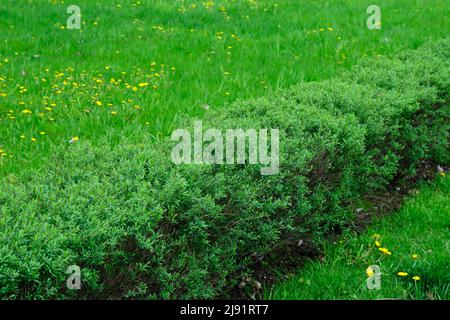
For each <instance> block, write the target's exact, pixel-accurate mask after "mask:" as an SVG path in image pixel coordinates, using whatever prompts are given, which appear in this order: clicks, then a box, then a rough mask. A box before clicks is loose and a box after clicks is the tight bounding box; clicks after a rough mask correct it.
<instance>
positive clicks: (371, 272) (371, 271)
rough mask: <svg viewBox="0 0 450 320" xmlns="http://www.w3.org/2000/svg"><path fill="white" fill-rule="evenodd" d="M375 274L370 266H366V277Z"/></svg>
mask: <svg viewBox="0 0 450 320" xmlns="http://www.w3.org/2000/svg"><path fill="white" fill-rule="evenodd" d="M374 274H375V272H374V271H373V269H372V268H371V267H368V268H367V269H366V275H367V277H369V278H370V277H371V276H373V275H374Z"/></svg>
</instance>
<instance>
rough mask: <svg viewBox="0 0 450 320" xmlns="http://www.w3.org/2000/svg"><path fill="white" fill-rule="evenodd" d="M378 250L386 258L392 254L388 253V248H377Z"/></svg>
mask: <svg viewBox="0 0 450 320" xmlns="http://www.w3.org/2000/svg"><path fill="white" fill-rule="evenodd" d="M378 250H380V251H381V252H383V253H384V254H385V255H388V256H390V255H391V254H392V252H390V251H389V249H388V248H378Z"/></svg>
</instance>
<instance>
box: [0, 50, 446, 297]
mask: <svg viewBox="0 0 450 320" xmlns="http://www.w3.org/2000/svg"><path fill="white" fill-rule="evenodd" d="M449 55H450V42H449V41H441V42H439V43H435V44H430V45H427V46H424V47H421V48H419V49H417V50H415V51H411V52H407V53H404V54H402V55H400V56H398V57H397V58H392V59H385V58H380V59H378V60H368V61H366V62H364V63H362V64H360V65H358V66H357V67H355V68H354V69H353V70H352V71H351V72H349V73H347V74H345V75H343V76H341V77H340V78H338V79H332V80H329V81H323V82H311V83H304V84H300V85H298V86H296V87H294V88H291V89H289V90H286V91H283V92H280V93H279V95H277V96H273V97H266V98H260V99H256V100H247V101H238V102H236V103H234V104H232V105H229V106H227V107H226V108H223V109H221V110H219V111H214V112H211V114H209V115H207V117H206V119H205V120H204V125H205V127H206V126H207V127H214V128H223V129H227V128H256V129H258V128H278V129H280V132H281V136H280V143H281V151H280V157H281V159H280V161H281V166H280V173H279V174H277V175H273V176H262V175H261V174H260V171H259V168H258V166H255V165H235V166H230V165H214V166H213V165H181V166H176V165H174V164H173V163H172V162H171V159H170V151H171V148H172V146H173V143H172V142H170V140H169V139H167V140H165V139H163V140H159V141H154V140H152V139H151V138H150V137H149V138H148V141H143V143H142V144H141V145H135V144H132V143H127V141H126V138H124V141H123V142H122V143H121V144H120V145H119V146H117V147H114V148H110V147H108V146H107V145H108V144H107V143H105V146H104V147H101V148H98V147H96V148H92V147H91V146H90V144H89V142H87V141H82V140H80V141H78V142H77V143H73V144H68V145H67V146H65V147H62V148H61V147H60V148H59V149H55V150H53V156H52V157H53V161H52V164H50V165H49V166H48V167H47V168H43V169H42V170H41V171H40V172H36V171H33V172H32V173H31V172H30V173H27V172H24V173H21V174H20V175H12V174H11V175H9V176H6V177H5V178H4V179H3V181H2V182H1V188H0V297H2V298H64V297H79V298H86V297H97V298H106V297H107V298H119V297H120V298H127V297H129V298H211V297H217V296H227V295H228V294H229V292H230V291H231V290H232V289H234V288H236V287H237V286H238V285H239V283H240V282H241V280H242V279H243V278H245V277H248V278H250V279H254V266H255V263H256V262H260V261H264V260H265V258H266V257H267V256H269V255H273V254H274V253H276V254H278V255H280V256H279V258H280V259H279V260H280V261H282V260H283V259H281V258H283V257H282V255H283V253H284V251H283V246H289V245H291V243H292V242H296V241H298V240H299V239H304V238H305V237H307V238H308V239H311V240H312V241H315V240H318V239H320V238H321V237H322V236H323V235H325V234H327V233H328V232H330V231H331V230H336V229H337V228H342V227H343V226H344V225H345V223H346V222H348V221H349V220H350V219H352V218H353V213H352V211H351V210H349V208H350V207H351V204H352V203H353V201H355V200H356V199H358V198H360V197H362V196H363V195H365V194H368V193H371V192H377V191H380V190H384V189H385V188H386V187H387V186H388V185H389V184H390V183H391V182H392V181H394V180H395V179H399V178H401V177H405V176H411V175H414V173H415V170H416V168H417V166H418V165H419V164H420V163H421V162H422V161H424V160H430V159H431V160H435V161H439V162H440V163H446V164H448V163H450V155H449V153H450V149H449V145H448V143H449V129H450V121H449V120H450V119H449V117H450V110H449V107H448V103H449V88H450V83H449V81H450V80H449V78H448V74H449V71H450V60H449ZM192 122H193V120H192V119H186V120H185V122H184V123H185V124H186V126H188V125H191V124H192ZM276 261H277V260H276V259H275V260H271V262H270V263H271V264H272V266H274V263H275V262H276ZM69 265H78V266H80V267H81V270H82V290H80V291H75V290H74V291H71V290H67V289H66V278H67V276H68V275H67V274H66V273H65V271H66V269H67V267H68V266H69ZM255 280H261V279H255Z"/></svg>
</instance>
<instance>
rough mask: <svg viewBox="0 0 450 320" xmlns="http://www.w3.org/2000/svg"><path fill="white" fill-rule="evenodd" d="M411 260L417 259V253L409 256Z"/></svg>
mask: <svg viewBox="0 0 450 320" xmlns="http://www.w3.org/2000/svg"><path fill="white" fill-rule="evenodd" d="M411 258H413V259H414V260H417V259H419V255H418V254H417V253H414V254H412V255H411Z"/></svg>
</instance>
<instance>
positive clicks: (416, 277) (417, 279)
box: [412, 276, 420, 281]
mask: <svg viewBox="0 0 450 320" xmlns="http://www.w3.org/2000/svg"><path fill="white" fill-rule="evenodd" d="M412 279H413V280H414V281H419V280H420V277H419V276H414V277H412Z"/></svg>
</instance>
